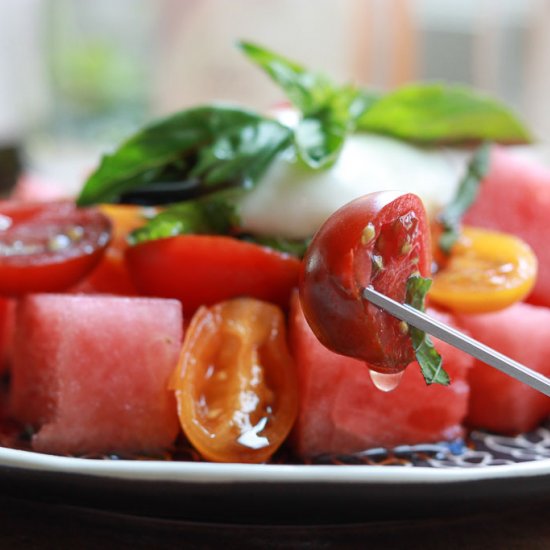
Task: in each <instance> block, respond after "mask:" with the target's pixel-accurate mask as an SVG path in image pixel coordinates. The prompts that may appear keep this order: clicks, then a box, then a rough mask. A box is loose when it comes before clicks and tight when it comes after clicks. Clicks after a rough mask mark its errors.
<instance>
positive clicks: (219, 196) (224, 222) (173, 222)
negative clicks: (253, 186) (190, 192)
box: [129, 189, 244, 244]
mask: <svg viewBox="0 0 550 550" xmlns="http://www.w3.org/2000/svg"><path fill="white" fill-rule="evenodd" d="M243 192H244V191H243V190H242V189H229V190H226V191H219V192H217V193H212V194H211V195H207V196H206V197H201V198H199V199H195V200H189V201H185V202H181V203H178V204H175V205H173V206H170V207H169V208H167V209H166V210H163V211H162V212H160V213H159V214H157V215H156V216H155V217H154V218H151V219H150V220H149V221H148V222H147V223H146V224H145V225H144V226H142V227H139V228H138V229H136V230H134V231H133V232H132V234H131V235H130V237H129V242H130V244H138V243H142V242H145V241H152V240H155V239H163V238H166V237H174V236H176V235H187V234H191V233H192V234H206V235H227V234H229V233H230V232H231V231H232V230H233V228H235V227H237V226H238V225H239V216H238V212H237V203H238V199H239V198H240V197H241V196H242V193H243Z"/></svg>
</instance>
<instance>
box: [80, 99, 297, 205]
mask: <svg viewBox="0 0 550 550" xmlns="http://www.w3.org/2000/svg"><path fill="white" fill-rule="evenodd" d="M291 141H292V131H291V130H290V129H288V128H286V127H285V126H283V125H282V124H279V123H278V122H276V121H274V120H270V119H268V118H265V117H262V116H260V115H258V114H255V113H253V112H251V111H247V110H243V109H239V108H236V107H227V106H208V107H198V108H194V109H189V110H186V111H182V112H180V113H177V114H175V115H173V116H170V117H168V118H165V119H163V120H161V121H159V122H156V123H154V124H152V125H150V126H148V127H146V128H144V129H143V130H142V131H140V132H138V133H137V134H135V135H134V136H132V137H131V138H130V139H129V140H128V141H126V142H125V143H123V144H122V145H121V146H120V147H119V148H118V149H117V150H116V151H115V152H114V153H113V154H111V155H107V156H105V157H103V159H102V161H101V163H100V165H99V167H98V168H97V169H96V170H95V172H94V173H93V174H92V175H91V176H90V177H89V178H88V180H87V182H86V184H85V186H84V189H83V190H82V192H81V194H80V196H79V198H78V200H77V203H78V204H79V205H81V206H82V205H89V204H94V203H97V202H115V201H116V200H118V198H119V197H120V195H121V194H123V193H126V192H128V191H130V190H132V189H135V188H139V187H143V186H144V185H149V184H152V183H154V182H162V181H166V179H165V178H168V179H170V180H174V179H175V178H178V179H179V180H182V181H183V180H186V179H187V178H190V177H200V178H201V179H202V180H203V181H204V184H205V185H206V186H210V187H211V186H215V185H219V184H220V183H222V182H223V183H228V184H230V185H236V186H239V185H250V184H251V183H252V184H253V183H256V182H257V181H258V179H259V178H260V176H261V175H262V174H263V172H264V170H265V169H266V168H267V166H268V165H269V163H270V162H271V160H272V159H273V158H274V157H275V156H276V155H277V154H278V153H279V152H281V151H283V150H284V149H286V148H287V147H288V146H289V145H290V144H291ZM197 155H198V163H197V160H196V157H197Z"/></svg>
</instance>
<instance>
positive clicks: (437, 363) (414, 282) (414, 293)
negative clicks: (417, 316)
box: [405, 275, 451, 386]
mask: <svg viewBox="0 0 550 550" xmlns="http://www.w3.org/2000/svg"><path fill="white" fill-rule="evenodd" d="M431 284H432V281H431V279H425V278H424V277H420V276H417V275H413V276H411V277H409V279H408V281H407V298H406V300H405V301H406V303H407V304H409V305H411V306H412V307H414V308H415V309H418V310H420V311H424V310H425V300H426V294H427V292H428V290H429V288H430V286H431ZM409 334H410V336H411V340H412V344H413V348H414V352H415V354H416V360H417V361H418V364H419V365H420V370H421V371H422V375H423V376H424V380H425V381H426V384H428V385H429V384H442V385H444V386H447V385H449V384H450V382H451V380H450V378H449V375H448V374H447V373H446V372H445V370H444V369H443V359H442V358H441V355H439V353H438V352H437V350H436V349H435V347H434V345H433V342H432V340H431V338H430V336H429V335H428V334H426V333H425V332H423V331H422V330H420V329H417V328H415V327H413V326H409Z"/></svg>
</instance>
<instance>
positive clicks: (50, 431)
mask: <svg viewBox="0 0 550 550" xmlns="http://www.w3.org/2000/svg"><path fill="white" fill-rule="evenodd" d="M181 340H182V314H181V305H180V303H179V302H178V301H176V300H163V299H145V298H121V297H113V296H75V295H54V294H37V295H31V296H28V297H26V298H24V299H22V301H21V302H20V304H19V306H18V311H17V318H16V336H15V344H14V354H13V366H12V388H11V408H12V412H13V415H14V416H15V418H17V419H18V420H20V421H22V422H24V423H28V424H31V425H32V426H34V427H35V428H37V429H38V431H37V433H36V434H35V435H34V437H33V439H32V447H33V448H34V449H35V450H37V451H41V452H47V453H55V454H88V453H111V452H133V453H136V452H139V453H145V452H156V451H160V450H163V449H166V448H167V447H169V446H170V445H171V444H172V442H173V441H174V439H175V437H176V435H177V433H178V430H179V422H178V417H177V410H176V402H175V399H174V396H173V394H172V393H171V392H170V391H168V389H167V384H168V379H169V377H170V375H171V372H172V370H173V369H174V367H175V366H176V363H177V360H178V355H179V351H180V347H181Z"/></svg>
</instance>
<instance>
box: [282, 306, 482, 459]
mask: <svg viewBox="0 0 550 550" xmlns="http://www.w3.org/2000/svg"><path fill="white" fill-rule="evenodd" d="M431 314H433V315H437V317H438V318H440V319H441V320H443V321H444V322H448V323H451V319H450V317H449V316H446V315H442V314H436V313H435V312H433V311H432V312H431ZM290 338H291V345H292V348H293V352H294V357H295V360H296V365H297V368H298V377H299V384H300V409H299V415H298V420H297V424H296V427H295V430H294V434H293V440H294V444H295V448H296V450H297V452H298V453H299V454H300V455H301V456H315V455H319V454H324V453H352V452H357V451H361V450H364V449H367V448H372V447H379V446H383V447H390V448H391V447H395V446H396V445H401V444H415V443H423V442H434V441H441V440H451V439H453V438H456V437H459V436H461V435H462V434H463V430H462V427H461V423H462V421H463V419H464V417H465V415H466V412H467V403H468V384H467V383H466V376H467V371H468V369H469V368H470V366H471V364H472V359H471V357H469V356H468V355H466V354H464V353H462V352H460V351H458V350H456V349H454V348H452V347H451V346H448V345H446V344H444V343H442V342H437V343H436V345H437V347H438V349H439V351H440V352H441V354H442V355H443V358H444V364H445V368H446V370H447V371H448V372H449V374H450V376H451V378H452V381H453V382H452V384H451V385H450V386H448V387H443V386H436V385H433V386H429V387H428V386H426V383H425V382H424V380H423V378H422V376H421V374H420V368H419V367H418V365H417V364H416V363H413V364H411V365H410V366H409V367H407V369H406V371H405V374H404V376H403V379H402V381H401V384H400V385H399V387H398V388H397V389H395V390H394V391H392V392H389V393H384V392H382V391H380V390H378V389H377V388H375V387H374V385H373V383H372V382H371V379H370V374H369V371H368V369H367V367H366V365H365V363H362V362H361V361H358V360H356V359H351V358H348V357H344V356H342V355H337V354H335V353H333V352H332V351H330V350H328V349H327V348H325V347H324V346H323V345H322V344H321V343H320V342H319V341H318V340H317V338H316V337H315V336H314V334H313V333H312V332H311V329H310V328H309V326H308V324H307V322H306V320H305V318H304V316H303V313H302V311H301V308H300V305H299V301H298V300H297V299H295V300H294V302H293V306H292V312H291V320H290Z"/></svg>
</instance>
